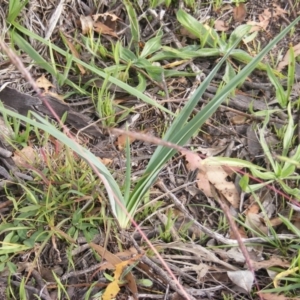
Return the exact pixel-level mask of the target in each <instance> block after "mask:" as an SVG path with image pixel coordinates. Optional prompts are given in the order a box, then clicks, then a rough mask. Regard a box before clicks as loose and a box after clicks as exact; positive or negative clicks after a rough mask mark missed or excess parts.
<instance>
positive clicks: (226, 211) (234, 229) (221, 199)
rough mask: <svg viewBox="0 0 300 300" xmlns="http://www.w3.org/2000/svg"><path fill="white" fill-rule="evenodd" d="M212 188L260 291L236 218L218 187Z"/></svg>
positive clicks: (211, 186) (260, 296)
mask: <svg viewBox="0 0 300 300" xmlns="http://www.w3.org/2000/svg"><path fill="white" fill-rule="evenodd" d="M210 189H211V191H212V194H213V196H214V198H215V200H217V201H218V203H219V204H220V206H221V208H222V210H223V212H224V214H225V216H226V218H227V221H228V223H229V226H230V229H231V230H232V232H233V233H234V235H235V237H236V239H237V242H238V244H239V248H240V249H241V252H242V253H243V255H244V257H245V260H246V264H247V266H248V269H249V271H250V272H251V273H252V275H253V278H254V282H255V285H256V288H257V292H259V291H260V289H259V284H258V281H257V278H256V276H255V270H254V267H253V265H252V262H251V258H250V255H249V253H248V250H247V248H246V246H245V244H244V243H243V241H242V238H241V235H240V233H239V230H238V228H237V226H236V224H235V222H234V220H233V218H232V216H231V214H230V211H229V208H228V206H227V205H226V202H225V201H226V200H225V197H224V196H223V195H222V194H221V193H219V192H218V191H217V190H216V188H215V187H214V186H213V185H212V184H211V185H210ZM258 296H259V298H260V299H261V300H263V297H262V295H260V294H259V293H258Z"/></svg>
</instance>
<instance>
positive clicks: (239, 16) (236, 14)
mask: <svg viewBox="0 0 300 300" xmlns="http://www.w3.org/2000/svg"><path fill="white" fill-rule="evenodd" d="M246 15H247V10H246V6H245V4H244V3H239V5H237V6H235V7H234V8H233V19H234V21H236V22H243V21H244V20H245V18H246Z"/></svg>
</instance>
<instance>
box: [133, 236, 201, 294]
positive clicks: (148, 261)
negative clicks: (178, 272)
mask: <svg viewBox="0 0 300 300" xmlns="http://www.w3.org/2000/svg"><path fill="white" fill-rule="evenodd" d="M131 241H132V243H133V245H134V247H135V248H136V249H137V251H138V253H141V249H140V247H139V245H138V244H137V242H136V241H135V240H134V238H132V237H131ZM141 261H142V262H143V263H145V264H147V265H148V266H149V267H151V268H152V269H153V270H154V272H155V273H156V274H158V275H159V276H160V277H161V278H162V279H163V280H164V281H165V282H167V283H168V284H169V285H170V287H171V288H172V289H173V290H174V291H175V292H177V293H178V295H180V296H181V297H184V299H187V295H188V296H189V297H188V299H190V300H196V299H195V298H194V297H193V296H191V295H189V294H187V292H186V291H185V293H184V291H183V290H182V289H181V287H178V286H177V284H176V282H175V281H174V280H172V279H171V278H170V277H169V276H168V274H167V273H166V272H165V271H164V270H163V269H162V268H160V267H159V266H158V265H157V264H156V263H154V262H153V261H152V260H151V259H150V258H148V257H146V256H145V255H144V256H142V257H141Z"/></svg>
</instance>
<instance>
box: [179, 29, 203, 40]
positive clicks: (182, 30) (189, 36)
mask: <svg viewBox="0 0 300 300" xmlns="http://www.w3.org/2000/svg"><path fill="white" fill-rule="evenodd" d="M180 34H181V35H182V36H184V37H188V38H190V39H192V40H199V38H198V37H196V36H195V35H194V34H192V33H190V32H189V31H188V30H187V29H185V28H184V27H181V28H180Z"/></svg>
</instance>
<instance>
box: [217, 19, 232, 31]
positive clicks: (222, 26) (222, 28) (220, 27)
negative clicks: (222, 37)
mask: <svg viewBox="0 0 300 300" xmlns="http://www.w3.org/2000/svg"><path fill="white" fill-rule="evenodd" d="M214 28H215V30H216V31H227V30H228V29H229V26H228V25H227V24H226V23H225V22H224V21H223V20H216V21H215V24H214Z"/></svg>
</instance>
